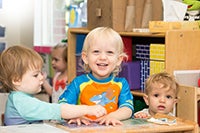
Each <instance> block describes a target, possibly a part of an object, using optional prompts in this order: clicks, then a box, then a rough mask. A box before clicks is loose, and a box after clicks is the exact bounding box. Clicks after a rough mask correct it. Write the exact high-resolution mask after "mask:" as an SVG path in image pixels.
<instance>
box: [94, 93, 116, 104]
mask: <svg viewBox="0 0 200 133" xmlns="http://www.w3.org/2000/svg"><path fill="white" fill-rule="evenodd" d="M106 93H107V92H103V93H101V94H100V95H95V96H93V97H92V98H90V101H91V102H94V103H95V104H100V105H102V106H104V105H106V104H108V103H111V102H115V98H116V96H115V97H113V98H112V99H111V100H110V99H108V98H107V97H106Z"/></svg>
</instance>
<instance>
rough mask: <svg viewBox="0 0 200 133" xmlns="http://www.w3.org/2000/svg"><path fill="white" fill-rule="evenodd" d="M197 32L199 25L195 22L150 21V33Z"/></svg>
mask: <svg viewBox="0 0 200 133" xmlns="http://www.w3.org/2000/svg"><path fill="white" fill-rule="evenodd" d="M178 29H184V30H197V29H199V23H198V22H197V21H179V22H178V21H177V22H165V21H150V22H149V31H150V32H166V31H167V30H178Z"/></svg>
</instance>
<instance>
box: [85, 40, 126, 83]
mask: <svg viewBox="0 0 200 133" xmlns="http://www.w3.org/2000/svg"><path fill="white" fill-rule="evenodd" d="M82 59H83V61H84V63H85V64H88V65H89V67H90V69H91V70H92V74H93V75H94V77H96V78H98V79H103V78H107V77H109V76H110V74H111V73H112V72H113V70H114V69H115V67H116V66H119V65H120V64H121V62H122V58H120V56H119V53H117V46H116V44H113V43H108V42H106V43H105V40H104V41H101V40H98V41H96V43H95V44H92V45H90V47H89V49H88V51H87V53H84V52H83V53H82Z"/></svg>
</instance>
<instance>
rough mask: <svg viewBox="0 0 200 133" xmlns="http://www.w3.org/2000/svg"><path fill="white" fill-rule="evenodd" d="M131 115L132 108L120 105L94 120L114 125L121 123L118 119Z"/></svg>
mask: <svg viewBox="0 0 200 133" xmlns="http://www.w3.org/2000/svg"><path fill="white" fill-rule="evenodd" d="M131 116H132V110H131V109H130V108H128V107H121V108H119V109H118V110H116V111H114V112H111V113H110V114H108V115H105V116H103V117H101V118H99V119H97V120H96V121H97V122H99V124H105V125H113V126H116V125H122V124H123V123H122V122H121V121H120V120H125V119H129V118H130V117H131Z"/></svg>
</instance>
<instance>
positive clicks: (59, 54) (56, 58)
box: [51, 48, 67, 72]
mask: <svg viewBox="0 0 200 133" xmlns="http://www.w3.org/2000/svg"><path fill="white" fill-rule="evenodd" d="M63 52H64V48H57V49H54V50H52V53H51V56H52V62H51V63H52V67H53V69H54V70H55V71H56V72H64V71H65V70H67V63H66V62H65V60H64V59H63Z"/></svg>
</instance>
